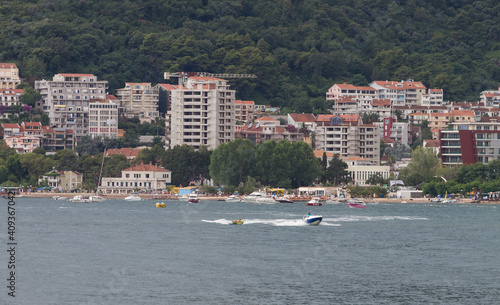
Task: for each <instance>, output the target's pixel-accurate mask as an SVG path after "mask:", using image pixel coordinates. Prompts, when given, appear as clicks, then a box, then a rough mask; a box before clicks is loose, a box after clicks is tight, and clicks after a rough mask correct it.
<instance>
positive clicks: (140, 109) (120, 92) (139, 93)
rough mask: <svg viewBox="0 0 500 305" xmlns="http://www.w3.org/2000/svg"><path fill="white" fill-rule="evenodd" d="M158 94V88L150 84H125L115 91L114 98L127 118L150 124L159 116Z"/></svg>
mask: <svg viewBox="0 0 500 305" xmlns="http://www.w3.org/2000/svg"><path fill="white" fill-rule="evenodd" d="M158 92H159V88H158V86H153V87H151V83H125V87H124V88H121V89H117V90H116V97H117V98H118V99H119V100H120V101H121V105H122V107H124V108H125V113H126V116H127V117H129V118H138V119H139V120H141V122H151V121H154V120H155V119H156V118H157V117H159V116H160V114H159V111H158V103H159V97H158Z"/></svg>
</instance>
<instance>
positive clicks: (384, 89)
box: [370, 80, 427, 106]
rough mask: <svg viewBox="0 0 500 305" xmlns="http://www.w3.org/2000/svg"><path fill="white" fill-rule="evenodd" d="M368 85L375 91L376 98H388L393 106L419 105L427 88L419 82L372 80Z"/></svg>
mask: <svg viewBox="0 0 500 305" xmlns="http://www.w3.org/2000/svg"><path fill="white" fill-rule="evenodd" d="M370 87H372V88H373V89H374V90H376V91H377V98H380V99H386V98H388V99H390V100H391V104H392V105H393V106H406V105H421V104H422V97H423V96H424V95H425V94H426V90H427V88H426V87H425V86H424V84H422V83H421V82H415V81H414V80H407V81H400V82H395V81H374V82H372V83H370Z"/></svg>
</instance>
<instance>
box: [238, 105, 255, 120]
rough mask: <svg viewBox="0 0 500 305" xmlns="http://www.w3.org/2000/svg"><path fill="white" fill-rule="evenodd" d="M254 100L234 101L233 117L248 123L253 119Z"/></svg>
mask: <svg viewBox="0 0 500 305" xmlns="http://www.w3.org/2000/svg"><path fill="white" fill-rule="evenodd" d="M255 114H256V111H255V102H254V101H242V100H235V101H234V119H235V121H239V122H242V123H249V122H250V121H251V120H253V119H255Z"/></svg>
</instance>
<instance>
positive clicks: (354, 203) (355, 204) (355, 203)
mask: <svg viewBox="0 0 500 305" xmlns="http://www.w3.org/2000/svg"><path fill="white" fill-rule="evenodd" d="M347 204H348V205H349V207H350V208H357V209H366V203H365V202H364V201H362V200H355V199H353V200H349V201H348V202H347Z"/></svg>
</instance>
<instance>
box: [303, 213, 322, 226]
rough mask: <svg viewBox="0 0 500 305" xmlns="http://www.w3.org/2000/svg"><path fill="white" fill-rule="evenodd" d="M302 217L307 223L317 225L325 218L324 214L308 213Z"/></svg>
mask: <svg viewBox="0 0 500 305" xmlns="http://www.w3.org/2000/svg"><path fill="white" fill-rule="evenodd" d="M302 219H303V220H304V221H305V223H306V224H308V225H310V226H317V225H319V224H320V222H321V221H322V220H323V216H322V215H311V214H307V215H304V217H302Z"/></svg>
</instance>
